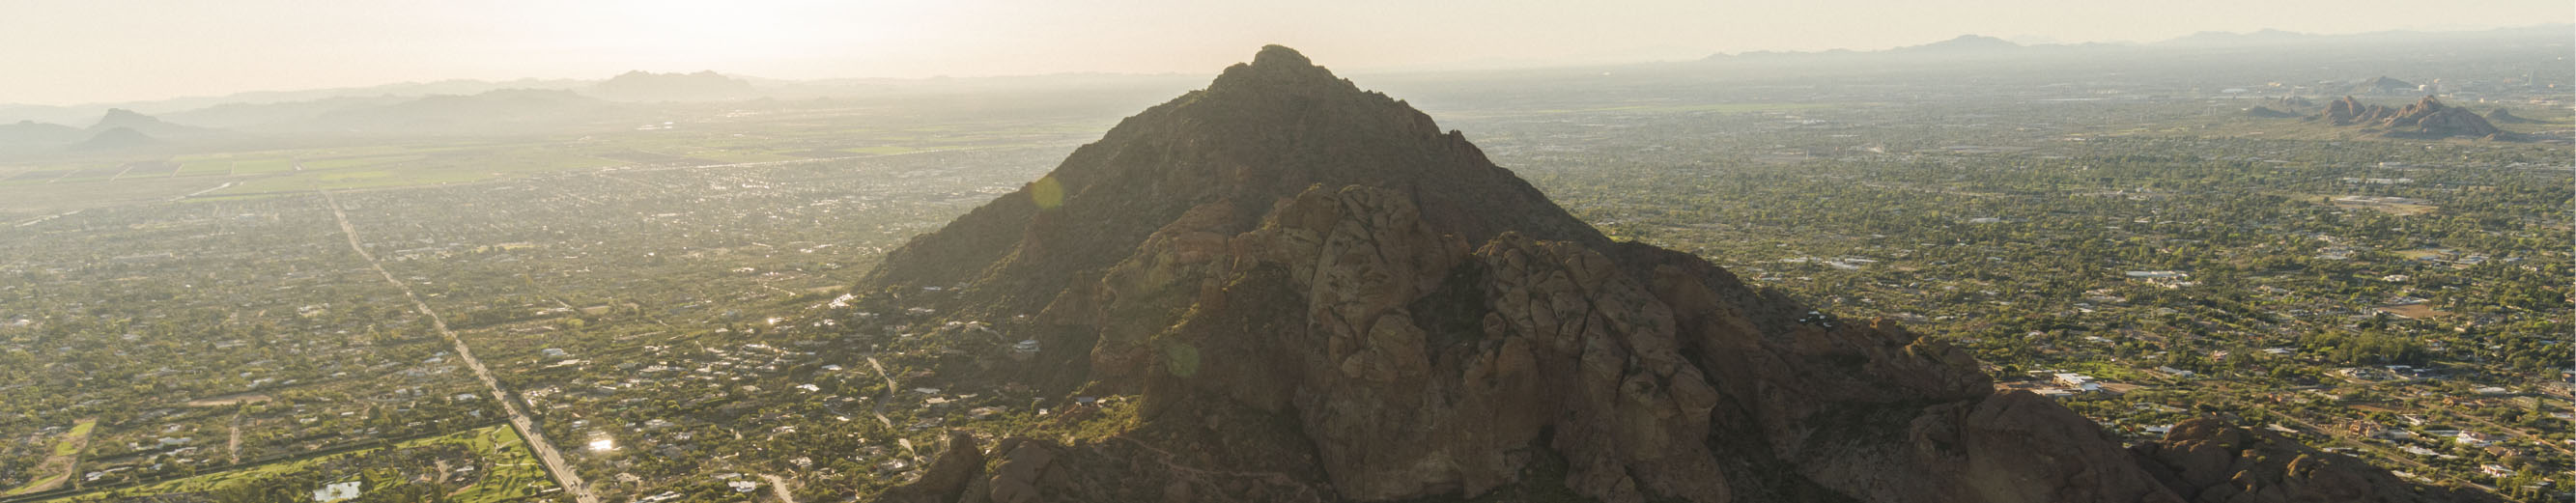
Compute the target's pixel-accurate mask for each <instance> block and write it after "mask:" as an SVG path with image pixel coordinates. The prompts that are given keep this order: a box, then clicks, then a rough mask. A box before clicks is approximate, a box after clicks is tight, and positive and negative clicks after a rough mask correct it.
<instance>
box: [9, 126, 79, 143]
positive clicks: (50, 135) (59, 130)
mask: <svg viewBox="0 0 2576 503" xmlns="http://www.w3.org/2000/svg"><path fill="white" fill-rule="evenodd" d="M83 136H84V134H83V132H82V131H81V130H80V128H75V127H71V126H65V125H61V124H46V123H42V122H36V121H19V122H18V123H16V124H0V149H9V148H23V147H38V146H44V147H52V146H61V145H65V144H69V143H72V142H76V141H80V140H81V138H82V137H83Z"/></svg>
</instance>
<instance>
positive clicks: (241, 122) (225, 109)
mask: <svg viewBox="0 0 2576 503" xmlns="http://www.w3.org/2000/svg"><path fill="white" fill-rule="evenodd" d="M415 99H419V98H418V97H402V96H394V95H382V96H344V97H336V98H323V99H318V100H307V101H286V102H276V103H225V104H221V105H215V106H211V107H206V108H199V109H195V110H188V111H185V112H173V113H168V114H163V115H162V116H163V117H166V118H168V119H169V120H172V121H177V122H182V123H187V124H197V125H202V126H206V127H217V128H235V129H261V128H267V127H277V126H283V127H291V126H292V125H295V124H301V123H305V122H309V121H312V120H314V119H317V118H320V117H322V116H323V115H324V114H329V113H331V112H336V111H341V110H352V109H361V108H372V107H381V106H387V105H393V104H397V103H402V102H406V101H411V100H415Z"/></svg>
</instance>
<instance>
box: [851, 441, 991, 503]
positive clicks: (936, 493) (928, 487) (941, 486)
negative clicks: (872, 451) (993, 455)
mask: <svg viewBox="0 0 2576 503" xmlns="http://www.w3.org/2000/svg"><path fill="white" fill-rule="evenodd" d="M983 472H984V451H983V448H982V447H980V446H978V445H977V444H976V442H975V435H974V434H971V433H967V432H964V431H957V430H950V431H949V432H948V447H947V449H946V450H942V451H940V452H939V459H938V460H935V461H932V462H931V463H930V467H929V468H928V469H925V470H922V474H921V478H920V479H917V480H914V481H912V483H910V484H904V485H901V486H896V487H895V488H893V489H887V490H886V491H885V492H884V493H880V494H878V495H877V501H882V502H886V503H950V502H954V501H957V500H958V498H959V497H960V496H961V495H963V494H965V493H966V489H967V486H969V485H972V484H973V483H974V482H975V479H976V477H977V476H979V475H980V474H982V473H983Z"/></svg>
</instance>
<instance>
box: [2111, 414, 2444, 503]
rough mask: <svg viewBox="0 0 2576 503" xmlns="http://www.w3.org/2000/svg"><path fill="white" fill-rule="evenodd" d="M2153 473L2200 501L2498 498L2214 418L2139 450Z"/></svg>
mask: <svg viewBox="0 0 2576 503" xmlns="http://www.w3.org/2000/svg"><path fill="white" fill-rule="evenodd" d="M2133 450H2134V451H2135V452H2137V454H2138V457H2139V458H2140V459H2141V460H2142V461H2143V462H2144V464H2145V466H2146V467H2147V469H2148V471H2149V472H2152V473H2154V474H2155V475H2156V478H2157V480H2160V481H2163V482H2164V484H2165V486H2166V487H2169V488H2172V489H2173V491H2174V494H2176V495H2180V496H2182V497H2184V498H2187V499H2190V500H2191V501H2194V502H2211V503H2220V502H2242V503H2281V502H2293V501H2316V502H2329V501H2331V502H2348V503H2412V502H2436V501H2489V500H2494V499H2495V498H2494V497H2493V496H2492V495H2489V494H2485V493H2475V492H2460V491H2453V490H2449V489H2444V488H2432V487H2416V486H2413V485H2411V484H2407V483H2406V482H2405V481H2403V480H2399V479H2398V478H2397V476H2395V475H2391V474H2389V473H2388V471H2386V470H2381V469H2379V468H2377V467H2373V466H2370V465H2368V464H2364V463H2362V461H2361V460H2359V459H2353V458H2352V457H2350V456H2345V455H2342V454H2334V453H2328V452H2325V451H2320V450H2317V449H2315V448H2311V447H2308V446H2305V445H2300V444H2299V443H2298V442H2296V441H2292V440H2290V439H2286V438H2281V436H2280V435H2276V434H2273V433H2271V432H2266V431H2255V430H2248V429H2244V428H2239V427H2235V426H2230V425H2228V424H2226V423H2224V422H2221V421H2217V420H2213V419H2194V420H2190V421H2185V422H2182V423H2180V424H2175V425H2174V427H2173V430H2172V431H2170V432H2167V433H2166V434H2165V438H2164V440H2162V441H2158V442H2152V443H2145V444H2140V445H2138V446H2136V447H2135V448H2133Z"/></svg>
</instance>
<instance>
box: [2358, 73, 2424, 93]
mask: <svg viewBox="0 0 2576 503" xmlns="http://www.w3.org/2000/svg"><path fill="white" fill-rule="evenodd" d="M2419 88H2420V87H2419V86H2416V85H2415V84H2413V83H2410V82H2407V81H2403V80H2397V79H2392V78H2388V77H2387V76H2385V75H2383V76H2379V77H2373V78H2371V79H2370V80H2364V81H2361V83H2359V84H2355V85H2353V86H2352V93H2353V94H2407V93H2413V92H2415V90H2416V89H2419Z"/></svg>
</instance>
